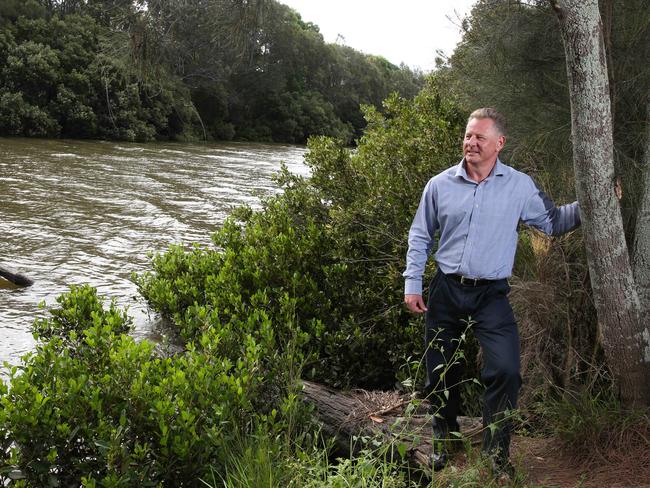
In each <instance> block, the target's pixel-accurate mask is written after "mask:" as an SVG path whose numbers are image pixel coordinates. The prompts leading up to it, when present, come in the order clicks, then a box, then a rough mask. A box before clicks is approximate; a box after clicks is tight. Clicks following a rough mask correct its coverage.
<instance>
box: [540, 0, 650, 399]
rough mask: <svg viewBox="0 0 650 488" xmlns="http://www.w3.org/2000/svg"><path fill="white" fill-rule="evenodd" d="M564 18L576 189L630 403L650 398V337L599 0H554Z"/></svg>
mask: <svg viewBox="0 0 650 488" xmlns="http://www.w3.org/2000/svg"><path fill="white" fill-rule="evenodd" d="M550 1H551V5H552V6H553V8H554V9H555V12H556V13H557V16H558V19H559V21H560V31H561V32H562V38H563V41H564V49H565V53H566V62H567V73H568V77H569V91H570V99H571V133H572V136H573V164H574V170H575V175H576V190H577V194H578V200H579V201H580V209H581V215H582V225H583V229H584V236H585V245H586V248H587V260H588V263H589V271H590V276H591V286H592V290H593V297H594V302H595V306H596V311H597V313H598V323H599V328H600V334H601V341H602V345H603V349H604V350H605V354H606V356H607V361H608V364H609V366H610V368H611V370H612V372H613V374H614V377H615V379H616V381H617V384H618V387H619V389H620V395H621V399H622V400H623V402H624V403H625V404H627V405H635V404H643V405H648V404H650V391H649V390H650V388H649V387H648V385H650V374H649V368H648V361H646V360H645V358H644V355H643V353H644V349H645V347H646V345H647V344H648V342H647V339H648V338H647V336H645V337H644V335H643V331H644V327H643V326H642V322H641V320H640V311H641V310H640V301H639V295H638V293H637V289H636V285H635V282H634V278H633V275H632V268H631V265H630V258H629V253H628V250H627V245H626V242H625V233H624V231H623V219H622V217H621V211H620V206H619V202H618V199H617V198H616V193H615V176H614V151H613V145H614V142H613V135H612V116H611V105H610V96H609V83H608V76H607V62H606V54H605V49H604V43H603V33H602V24H601V22H600V13H599V11H598V1H597V0H550Z"/></svg>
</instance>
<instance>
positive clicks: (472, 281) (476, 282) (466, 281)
mask: <svg viewBox="0 0 650 488" xmlns="http://www.w3.org/2000/svg"><path fill="white" fill-rule="evenodd" d="M445 276H446V277H447V278H450V279H452V280H454V281H457V282H458V283H460V284H461V285H467V286H484V285H489V284H490V283H496V282H497V281H501V280H482V279H478V278H469V277H467V276H462V275H457V274H448V275H445Z"/></svg>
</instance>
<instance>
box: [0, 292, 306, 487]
mask: <svg viewBox="0 0 650 488" xmlns="http://www.w3.org/2000/svg"><path fill="white" fill-rule="evenodd" d="M58 303H59V308H56V309H53V310H52V311H51V316H50V317H49V318H46V319H41V320H38V321H37V322H36V324H35V326H34V333H35V337H36V338H37V339H38V340H39V343H38V345H37V347H36V350H35V351H34V352H33V353H30V354H28V355H27V356H26V357H25V358H24V359H23V365H22V366H20V367H14V368H12V371H11V377H10V380H9V389H8V390H7V389H6V388H5V387H4V385H3V388H2V390H1V391H0V393H1V396H0V405H1V410H0V432H1V433H2V436H1V438H2V440H3V442H4V444H3V445H4V447H5V448H8V447H9V444H10V443H11V449H10V450H7V451H3V452H10V458H9V459H5V461H4V463H5V464H4V466H5V469H12V468H13V469H14V470H15V469H18V470H20V472H21V473H22V475H23V476H24V477H25V479H26V482H27V486H39V487H40V486H79V485H80V484H83V485H84V486H104V487H118V486H124V487H131V486H142V487H146V486H151V487H154V486H198V484H199V482H198V479H199V477H202V476H206V475H207V474H208V473H209V471H210V469H212V470H213V471H216V472H218V473H222V472H223V469H224V465H223V462H224V459H226V457H227V455H228V452H229V444H230V443H231V442H232V440H233V439H234V438H235V437H236V436H238V435H242V434H245V433H247V432H249V430H250V429H251V428H253V426H256V427H255V428H256V429H262V430H265V431H269V432H273V431H275V429H279V428H281V427H287V424H285V423H283V422H282V420H281V419H282V417H283V416H284V415H285V413H284V412H287V413H290V408H289V406H290V405H292V404H293V403H294V401H293V400H291V399H292V398H295V397H294V396H292V395H287V394H286V390H285V389H284V385H286V384H288V382H289V381H291V382H292V381H293V378H291V379H290V380H289V378H288V377H289V375H290V374H291V373H292V368H293V366H292V364H293V363H292V361H294V360H295V357H294V356H292V355H291V353H287V354H284V355H281V354H280V353H278V352H277V349H278V348H277V344H276V336H275V333H274V330H273V326H272V324H271V322H270V321H269V320H268V318H267V317H266V316H265V314H264V313H261V312H260V313H257V314H252V315H250V316H249V317H247V318H246V320H244V321H241V322H235V321H234V320H233V321H231V323H229V324H225V325H223V326H221V327H219V326H216V325H214V326H213V327H210V328H209V329H207V330H206V331H205V332H204V333H203V334H201V335H200V336H197V340H196V343H195V344H189V345H188V347H187V350H186V351H185V352H184V353H182V354H178V355H176V356H174V357H167V358H165V357H159V356H158V355H157V354H156V353H155V351H154V346H153V344H151V343H149V342H147V341H142V342H136V341H135V340H134V339H133V338H132V337H130V336H128V335H127V334H126V331H127V330H128V329H129V320H128V318H127V316H126V313H125V312H123V311H121V310H119V309H117V308H116V307H115V305H114V303H111V304H110V306H109V308H108V309H105V308H104V307H103V306H102V300H101V299H100V298H99V297H98V296H97V294H96V291H95V290H94V289H92V288H90V287H88V286H83V287H72V288H71V291H70V292H69V293H68V294H65V295H62V296H61V297H59V298H58ZM195 313H199V311H195ZM270 392H272V393H273V395H271V394H270ZM274 407H277V409H275V408H274ZM294 410H295V409H294ZM278 412H279V413H278ZM3 472H6V471H3ZM14 472H15V471H14Z"/></svg>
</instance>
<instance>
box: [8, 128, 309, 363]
mask: <svg viewBox="0 0 650 488" xmlns="http://www.w3.org/2000/svg"><path fill="white" fill-rule="evenodd" d="M304 153H305V148H304V147H299V146H288V145H277V144H272V145H271V144H253V143H206V144H179V143H155V144H135V143H133V144H131V143H123V142H105V141H72V140H39V139H5V138H0V267H6V268H9V269H11V270H14V271H15V270H17V271H19V272H20V273H22V274H25V275H27V276H29V277H30V278H32V279H33V280H34V281H35V284H34V285H33V286H31V287H29V288H23V289H8V288H3V287H0V364H1V363H3V362H5V361H6V362H8V363H9V364H12V365H15V364H18V363H19V362H20V357H21V356H22V355H23V354H24V353H25V352H28V351H30V350H31V349H33V347H34V341H33V339H32V336H31V333H30V326H31V324H32V323H33V321H34V319H35V318H36V317H41V316H46V315H47V312H46V310H43V309H40V308H39V306H38V305H39V303H40V302H44V303H45V304H46V305H47V306H51V305H54V304H56V297H57V296H58V295H60V294H61V293H63V292H65V291H66V290H67V289H68V286H69V285H72V284H82V283H89V284H90V285H92V286H94V287H96V288H97V289H98V291H99V293H100V294H101V295H103V296H106V297H109V298H113V297H114V298H116V299H117V303H118V304H119V305H121V306H128V307H129V315H130V316H131V317H132V318H133V320H134V332H133V334H134V335H135V336H136V337H139V338H142V337H146V338H150V339H152V340H160V334H161V332H160V327H158V325H157V324H158V322H159V320H158V318H157V317H156V315H155V314H153V313H151V312H149V310H148V309H147V306H146V304H145V303H144V300H143V299H142V298H141V297H140V296H139V294H138V292H137V288H136V287H135V285H134V284H133V283H132V282H131V281H130V275H131V273H132V272H134V271H135V272H142V271H144V270H147V269H148V265H149V259H148V257H147V253H148V252H149V251H154V252H156V251H164V250H165V249H166V248H167V246H169V245H170V244H172V243H183V244H186V245H188V246H189V245H190V244H191V243H198V244H201V245H209V243H210V235H211V234H212V233H213V232H214V231H215V230H216V229H217V228H218V227H219V225H220V224H221V223H222V222H223V221H224V219H225V218H226V217H227V216H228V214H229V213H230V212H231V211H232V209H233V208H235V207H237V206H240V205H242V204H247V205H250V206H253V207H259V202H260V198H261V197H264V196H268V195H272V194H274V193H275V192H277V191H278V189H277V187H276V185H275V183H274V182H273V180H272V176H273V174H274V173H276V172H277V171H278V169H279V168H280V165H281V163H282V162H284V163H285V164H286V165H287V166H288V168H289V170H290V171H291V172H294V173H298V174H303V175H307V174H308V169H307V167H306V166H305V165H304V163H303V156H304ZM0 280H1V278H0ZM5 284H7V283H6V282H5Z"/></svg>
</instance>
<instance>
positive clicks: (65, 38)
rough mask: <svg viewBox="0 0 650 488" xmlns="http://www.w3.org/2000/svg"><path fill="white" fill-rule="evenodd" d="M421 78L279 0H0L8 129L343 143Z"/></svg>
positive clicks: (2, 124)
mask: <svg viewBox="0 0 650 488" xmlns="http://www.w3.org/2000/svg"><path fill="white" fill-rule="evenodd" d="M422 79H423V77H422V75H421V74H420V73H418V72H413V71H411V70H410V69H409V68H408V67H406V66H404V65H402V66H399V67H398V66H395V65H393V64H391V63H389V62H388V61H387V60H386V59H384V58H382V57H378V56H372V55H366V54H363V53H361V52H358V51H355V50H354V49H352V48H350V47H347V46H342V45H337V44H327V43H325V42H324V40H323V37H322V35H321V34H320V32H319V29H318V27H317V26H316V25H314V24H312V23H308V22H304V21H303V20H302V19H301V18H300V15H299V14H298V13H297V12H296V11H294V10H292V9H291V8H289V7H287V6H285V5H282V4H280V3H278V2H276V1H275V0H250V1H241V0H185V1H178V0H148V1H145V0H26V1H25V0H4V1H3V2H1V3H0V135H21V136H38V137H74V138H107V139H123V140H137V141H149V140H155V139H172V140H191V139H219V140H230V139H244V140H258V141H283V142H305V141H306V140H307V137H308V136H310V135H316V134H322V135H329V136H333V137H336V138H339V139H343V140H345V141H347V142H349V141H351V140H352V139H354V138H358V137H359V136H360V135H361V133H362V129H363V127H364V125H365V121H364V118H363V115H362V112H361V108H360V106H361V105H364V104H368V105H373V106H376V107H380V106H381V102H382V100H384V99H385V98H386V97H387V96H388V95H389V94H390V93H392V92H398V93H400V94H401V95H402V96H405V97H412V96H413V95H415V94H416V93H417V92H418V91H419V89H420V88H421V86H422Z"/></svg>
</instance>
